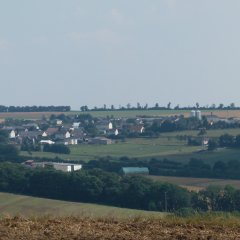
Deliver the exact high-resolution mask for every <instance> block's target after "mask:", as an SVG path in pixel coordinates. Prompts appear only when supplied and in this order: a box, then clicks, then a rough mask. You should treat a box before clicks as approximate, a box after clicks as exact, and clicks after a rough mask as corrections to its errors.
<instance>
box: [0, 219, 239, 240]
mask: <svg viewBox="0 0 240 240" xmlns="http://www.w3.org/2000/svg"><path fill="white" fill-rule="evenodd" d="M239 226H240V224H239V220H238V221H236V222H232V223H231V224H228V222H225V223H224V222H217V221H216V220H215V221H213V222H208V221H201V222H197V223H194V221H192V222H191V221H189V222H188V221H183V220H178V219H176V220H170V221H167V220H151V219H148V220H146V219H130V220H125V221H121V220H115V219H106V218H105V219H89V218H74V217H70V218H36V219H25V218H19V217H15V218H4V219H1V220H0V234H1V235H0V239H1V240H9V239H11V240H12V239H16V240H17V239H28V240H32V239H34V240H35V239H42V240H43V239H53V240H54V239H55V240H58V239H68V240H69V239H75V240H78V239H79V240H130V239H131V240H132V239H134V240H150V239H151V240H156V239H165V240H174V239H176V240H188V239H189V240H195V239H196V240H197V239H198V240H203V239H204V240H211V239H212V240H213V239H215V240H217V239H218V240H219V239H224V240H225V239H226V240H227V239H239V236H240V228H239Z"/></svg>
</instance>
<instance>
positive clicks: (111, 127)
mask: <svg viewBox="0 0 240 240" xmlns="http://www.w3.org/2000/svg"><path fill="white" fill-rule="evenodd" d="M112 129H113V124H112V123H111V122H110V123H108V130H112Z"/></svg>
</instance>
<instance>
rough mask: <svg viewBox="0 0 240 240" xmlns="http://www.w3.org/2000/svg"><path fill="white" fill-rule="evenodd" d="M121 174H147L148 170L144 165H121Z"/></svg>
mask: <svg viewBox="0 0 240 240" xmlns="http://www.w3.org/2000/svg"><path fill="white" fill-rule="evenodd" d="M121 174H122V175H148V174H149V170H148V168H146V167H123V168H122V169H121Z"/></svg>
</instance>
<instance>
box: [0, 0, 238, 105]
mask: <svg viewBox="0 0 240 240" xmlns="http://www.w3.org/2000/svg"><path fill="white" fill-rule="evenodd" d="M239 13H240V1H239V0H229V1H228V0H152V1H151V0H118V1H116V0H115V1H114V0H102V1H100V0H89V1H86V0H84V1H82V0H41V1H39V0H21V1H19V0H7V1H5V0H0V83H1V84H0V87H1V92H0V105H1V104H4V105H62V104H63V105H71V106H72V107H73V108H74V109H78V108H79V107H80V106H82V105H88V106H90V107H91V106H94V105H97V106H102V105H103V104H104V103H105V104H107V105H110V104H114V105H116V106H119V104H121V105H126V104H127V103H131V104H132V105H136V103H137V102H140V103H141V104H145V103H149V105H152V104H154V103H156V102H158V103H159V104H160V105H166V104H167V103H168V102H169V101H171V102H172V104H173V105H176V104H180V105H181V106H183V105H192V104H195V103H196V102H199V103H200V105H206V104H212V103H220V102H223V103H224V104H229V103H231V102H235V103H236V104H238V105H240V98H239V96H240V26H239V24H240V14H239Z"/></svg>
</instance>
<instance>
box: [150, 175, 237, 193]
mask: <svg viewBox="0 0 240 240" xmlns="http://www.w3.org/2000/svg"><path fill="white" fill-rule="evenodd" d="M148 178H150V179H152V180H154V181H160V182H168V183H172V184H176V185H179V186H181V187H184V188H186V189H188V190H190V191H200V190H202V189H204V188H206V187H208V186H210V185H218V186H222V187H224V186H226V185H231V186H232V187H234V188H236V189H240V180H225V179H211V178H190V177H189V178H184V177H168V176H148Z"/></svg>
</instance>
